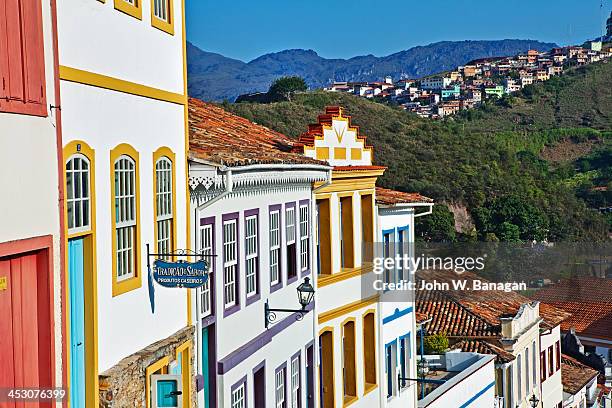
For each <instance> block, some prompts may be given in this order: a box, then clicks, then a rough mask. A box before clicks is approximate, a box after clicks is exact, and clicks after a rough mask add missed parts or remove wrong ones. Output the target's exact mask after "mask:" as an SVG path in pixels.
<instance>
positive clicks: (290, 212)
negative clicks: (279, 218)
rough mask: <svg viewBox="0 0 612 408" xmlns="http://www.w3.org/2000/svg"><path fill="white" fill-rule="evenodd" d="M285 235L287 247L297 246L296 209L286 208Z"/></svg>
mask: <svg viewBox="0 0 612 408" xmlns="http://www.w3.org/2000/svg"><path fill="white" fill-rule="evenodd" d="M285 234H286V240H287V246H289V245H291V244H295V207H293V206H292V207H287V208H285Z"/></svg>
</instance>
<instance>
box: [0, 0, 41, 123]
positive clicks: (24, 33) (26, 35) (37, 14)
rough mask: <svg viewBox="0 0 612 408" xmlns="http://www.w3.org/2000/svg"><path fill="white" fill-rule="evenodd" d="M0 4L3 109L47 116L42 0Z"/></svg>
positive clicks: (4, 0) (7, 0)
mask: <svg viewBox="0 0 612 408" xmlns="http://www.w3.org/2000/svg"><path fill="white" fill-rule="evenodd" d="M0 3H2V4H0V27H1V28H0V77H1V78H0V79H1V81H2V83H0V88H1V90H0V111H5V112H14V113H24V114H32V115H46V98H45V78H44V75H45V65H44V46H43V32H42V15H41V13H42V11H41V0H2V1H1V2H0Z"/></svg>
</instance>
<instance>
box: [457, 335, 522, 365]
mask: <svg viewBox="0 0 612 408" xmlns="http://www.w3.org/2000/svg"><path fill="white" fill-rule="evenodd" d="M451 349H454V350H461V351H466V352H471V353H480V354H495V355H497V357H496V358H495V362H496V363H498V364H503V363H509V362H510V361H513V360H515V359H516V357H515V356H514V355H513V354H512V353H510V352H508V351H506V350H504V349H503V347H502V345H501V343H499V341H498V340H461V341H460V342H458V343H455V344H454V345H453V346H452V347H451Z"/></svg>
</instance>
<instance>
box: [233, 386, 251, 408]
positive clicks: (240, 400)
mask: <svg viewBox="0 0 612 408" xmlns="http://www.w3.org/2000/svg"><path fill="white" fill-rule="evenodd" d="M246 401H247V396H246V383H245V382H242V383H241V384H240V385H239V386H238V387H236V388H235V389H234V390H233V391H232V401H231V408H246Z"/></svg>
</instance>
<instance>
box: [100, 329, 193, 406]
mask: <svg viewBox="0 0 612 408" xmlns="http://www.w3.org/2000/svg"><path fill="white" fill-rule="evenodd" d="M194 331H195V329H194V327H193V326H190V327H185V328H184V329H182V330H179V331H178V332H176V333H174V334H173V335H172V336H170V337H168V338H166V339H163V340H160V341H157V342H155V343H153V344H151V345H149V346H147V347H146V348H144V349H142V350H140V351H138V352H136V353H134V354H132V355H130V356H128V357H126V358H124V359H123V360H121V361H120V362H119V363H117V364H116V365H115V366H113V367H111V368H110V369H108V370H106V371H105V372H103V373H101V374H100V377H99V380H100V408H144V407H146V406H147V404H146V392H145V388H146V369H147V367H149V366H150V365H151V364H153V363H155V362H156V361H158V360H160V359H162V358H164V357H165V356H168V357H170V362H172V361H174V360H175V358H176V348H177V347H179V346H180V345H182V344H184V343H185V342H186V341H188V340H191V342H192V345H193V344H195V341H194ZM194 354H195V351H194V349H193V348H192V350H191V353H190V356H191V361H190V362H189V366H190V372H191V374H192V376H191V390H192V393H191V407H194V406H195V405H196V403H195V401H196V393H195V389H196V384H195V369H194ZM184 408H189V407H184Z"/></svg>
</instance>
